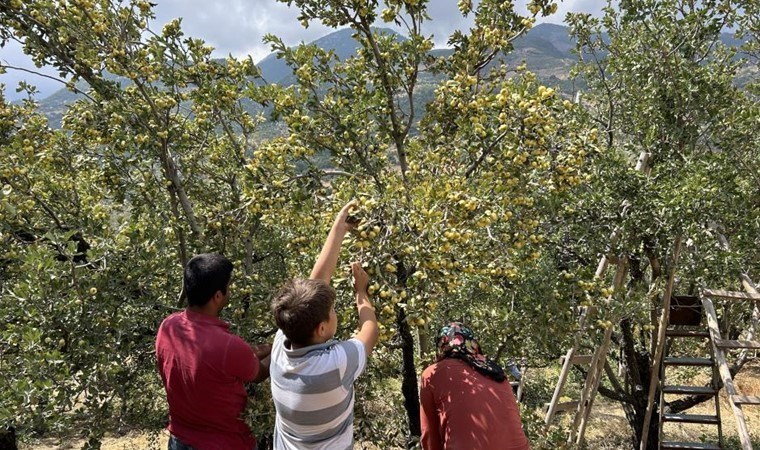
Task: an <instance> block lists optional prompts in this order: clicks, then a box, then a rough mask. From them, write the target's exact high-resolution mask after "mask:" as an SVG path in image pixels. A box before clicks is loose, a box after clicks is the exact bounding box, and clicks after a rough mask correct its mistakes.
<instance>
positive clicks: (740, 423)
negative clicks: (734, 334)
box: [702, 296, 752, 450]
mask: <svg viewBox="0 0 760 450" xmlns="http://www.w3.org/2000/svg"><path fill="white" fill-rule="evenodd" d="M702 307H703V308H704V309H705V314H707V326H708V328H709V329H710V342H711V343H712V347H713V354H714V355H715V361H716V362H717V363H718V371H719V372H720V377H721V379H722V380H723V387H724V388H725V389H726V396H727V397H728V403H729V404H730V405H731V409H732V410H733V411H734V416H736V428H737V431H738V432H739V441H740V442H741V445H742V449H743V450H752V442H751V441H750V438H749V429H748V428H747V420H746V418H745V417H744V411H743V410H742V407H741V405H740V404H738V403H737V402H736V401H735V396H736V395H737V394H736V386H734V380H733V378H732V377H731V369H729V367H728V362H727V361H726V354H725V352H724V351H723V349H722V348H720V347H718V346H717V345H716V341H717V340H718V339H720V338H721V335H720V327H719V326H718V315H717V314H716V313H715V308H714V307H713V303H712V300H710V299H709V298H707V297H705V296H703V297H702Z"/></svg>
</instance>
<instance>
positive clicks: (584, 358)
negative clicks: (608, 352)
mask: <svg viewBox="0 0 760 450" xmlns="http://www.w3.org/2000/svg"><path fill="white" fill-rule="evenodd" d="M593 359H594V355H573V357H572V358H570V364H591V360H593ZM559 362H560V363H561V364H564V363H565V356H561V357H560V358H559Z"/></svg>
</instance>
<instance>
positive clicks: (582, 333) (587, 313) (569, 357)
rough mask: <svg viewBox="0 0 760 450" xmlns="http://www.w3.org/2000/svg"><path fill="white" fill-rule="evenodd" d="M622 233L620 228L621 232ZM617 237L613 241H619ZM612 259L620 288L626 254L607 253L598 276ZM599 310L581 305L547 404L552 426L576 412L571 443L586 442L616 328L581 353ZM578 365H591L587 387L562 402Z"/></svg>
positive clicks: (615, 287)
mask: <svg viewBox="0 0 760 450" xmlns="http://www.w3.org/2000/svg"><path fill="white" fill-rule="evenodd" d="M617 232H618V233H619V231H617ZM615 239H616V238H615V236H613V239H612V240H613V242H614V240H615ZM610 261H615V264H614V265H615V266H616V271H615V277H614V280H613V282H612V290H613V292H614V291H618V290H620V287H621V286H622V285H623V281H624V280H625V274H626V273H627V270H628V260H627V258H625V257H622V258H617V257H612V256H604V257H602V260H601V261H600V263H599V266H598V268H597V272H596V275H595V278H597V279H598V278H601V277H602V275H603V274H604V272H605V271H606V269H607V266H608V264H609V262H610ZM606 301H607V302H611V301H612V294H610V296H608V297H607V299H606ZM596 312H597V309H596V307H594V306H585V307H583V308H581V314H580V317H579V319H578V331H576V333H575V338H574V341H573V346H572V347H571V348H570V349H569V350H568V351H567V353H566V354H565V356H563V357H562V358H561V359H560V361H561V362H562V371H561V372H560V376H559V380H558V381H557V386H556V387H555V389H554V395H553V396H552V400H551V402H550V403H547V404H546V405H545V406H546V416H545V418H544V421H545V422H546V424H547V425H548V424H549V423H551V421H552V420H553V418H554V416H555V415H556V413H558V412H562V411H573V410H574V411H575V418H574V419H573V426H572V428H571V429H570V436H569V437H568V442H573V441H574V442H576V444H580V443H581V442H582V441H583V436H584V434H585V430H586V426H587V425H588V417H589V414H590V412H591V407H592V406H593V404H594V399H595V397H596V393H597V390H598V388H599V383H600V382H601V380H602V375H603V373H604V365H605V364H606V363H607V352H608V350H609V347H610V342H611V338H612V327H609V328H606V329H605V330H604V331H603V332H601V331H600V332H599V333H598V334H599V335H601V337H599V336H595V337H594V339H593V340H594V341H595V342H597V346H596V349H595V351H594V352H593V353H592V354H583V355H582V354H578V353H579V349H580V347H581V344H582V342H583V341H584V340H585V339H586V337H587V334H588V333H587V327H588V325H587V323H588V321H589V319H590V318H591V317H592V316H594V315H595V314H596ZM575 365H588V366H589V369H588V373H587V375H586V380H585V381H584V384H583V390H582V391H581V395H580V398H579V399H578V400H574V401H569V402H564V403H560V402H559V399H560V397H561V396H562V391H563V389H564V386H565V382H566V381H567V377H568V375H569V374H570V370H571V368H572V366H575Z"/></svg>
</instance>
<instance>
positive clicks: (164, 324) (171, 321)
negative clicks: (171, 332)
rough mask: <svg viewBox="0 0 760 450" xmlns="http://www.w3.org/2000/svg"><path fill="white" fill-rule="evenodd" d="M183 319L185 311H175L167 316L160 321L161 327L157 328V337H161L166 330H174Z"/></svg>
mask: <svg viewBox="0 0 760 450" xmlns="http://www.w3.org/2000/svg"><path fill="white" fill-rule="evenodd" d="M184 318H185V311H184V310H183V311H177V312H174V313H172V314H169V315H168V316H166V317H165V318H164V320H162V321H161V325H159V327H158V335H159V336H160V335H162V334H163V333H165V332H166V331H167V330H168V329H171V328H174V327H176V326H178V325H179V324H180V322H182V321H183V320H184Z"/></svg>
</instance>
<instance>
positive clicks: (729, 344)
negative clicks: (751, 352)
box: [715, 339, 760, 350]
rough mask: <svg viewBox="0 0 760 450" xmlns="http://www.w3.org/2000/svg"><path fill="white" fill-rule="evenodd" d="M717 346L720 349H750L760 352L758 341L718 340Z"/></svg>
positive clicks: (716, 341)
mask: <svg viewBox="0 0 760 450" xmlns="http://www.w3.org/2000/svg"><path fill="white" fill-rule="evenodd" d="M715 345H716V346H718V347H719V348H749V349H755V350H760V342H758V341H742V340H729V339H716V340H715Z"/></svg>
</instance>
